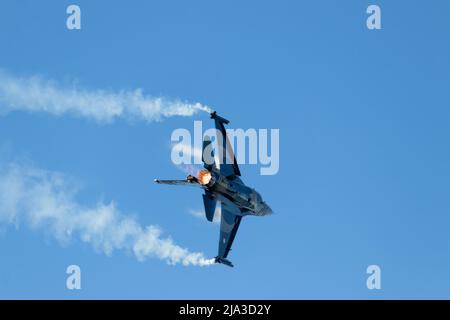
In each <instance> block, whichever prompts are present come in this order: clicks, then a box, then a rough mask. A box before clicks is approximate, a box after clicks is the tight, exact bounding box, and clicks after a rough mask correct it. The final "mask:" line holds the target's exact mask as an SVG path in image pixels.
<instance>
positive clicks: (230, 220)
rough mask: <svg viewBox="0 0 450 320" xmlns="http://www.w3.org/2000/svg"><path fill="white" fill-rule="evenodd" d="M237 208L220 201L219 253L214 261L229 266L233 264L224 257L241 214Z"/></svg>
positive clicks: (237, 226) (239, 221)
mask: <svg viewBox="0 0 450 320" xmlns="http://www.w3.org/2000/svg"><path fill="white" fill-rule="evenodd" d="M239 213H240V212H239V208H238V207H237V206H236V205H234V204H232V203H226V202H223V201H222V217H221V220H220V238H219V255H218V256H217V257H216V262H219V263H223V264H226V265H228V266H230V267H232V266H233V264H232V263H231V262H230V261H228V260H227V259H226V257H227V256H228V253H229V252H230V249H231V245H232V244H233V241H234V238H235V236H236V233H237V230H238V228H239V224H240V223H241V219H242V216H240V215H238V214H239Z"/></svg>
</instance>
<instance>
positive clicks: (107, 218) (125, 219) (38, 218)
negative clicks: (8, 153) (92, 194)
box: [0, 163, 214, 266]
mask: <svg viewBox="0 0 450 320" xmlns="http://www.w3.org/2000/svg"><path fill="white" fill-rule="evenodd" d="M76 193H77V190H76V188H74V187H73V186H72V185H71V184H70V183H68V182H67V177H65V176H63V175H62V174H59V173H54V172H49V171H45V170H42V169H37V168H33V167H30V166H23V165H19V164H14V163H13V164H9V165H6V166H2V167H0V224H14V225H16V226H17V227H18V226H19V225H21V224H25V225H26V226H28V227H30V228H31V229H43V230H45V231H48V232H49V233H50V235H52V236H53V237H55V238H56V239H57V240H58V241H59V242H61V243H63V244H66V243H68V242H70V241H71V240H73V239H74V238H79V239H81V241H83V242H86V243H89V244H91V245H92V246H93V247H94V248H95V249H96V250H99V251H102V252H104V253H105V254H107V255H110V254H112V252H113V251H114V250H119V249H122V250H127V251H131V252H132V253H133V254H134V255H135V257H136V258H137V259H138V260H140V261H143V260H145V259H146V258H148V257H157V258H159V259H161V260H164V261H166V262H167V263H169V264H178V263H181V264H182V265H185V266H188V265H196V266H207V265H211V264H213V263H214V259H206V258H205V257H204V255H203V254H202V253H195V252H190V251H188V250H187V249H184V248H182V247H180V246H178V245H176V244H174V242H173V240H172V239H171V238H170V237H168V238H163V237H162V236H161V235H162V234H161V230H160V229H159V228H158V227H156V226H152V225H150V226H147V227H145V228H144V227H142V226H141V225H140V224H139V223H138V222H137V220H136V219H135V218H133V217H131V216H129V215H124V214H123V213H121V212H120V210H119V209H118V208H117V206H116V205H115V204H114V202H111V203H109V204H105V203H102V202H100V203H98V204H97V205H96V206H92V207H85V206H82V205H81V204H79V203H78V202H77V201H76V199H75V197H76Z"/></svg>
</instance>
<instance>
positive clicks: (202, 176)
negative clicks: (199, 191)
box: [197, 169, 212, 185]
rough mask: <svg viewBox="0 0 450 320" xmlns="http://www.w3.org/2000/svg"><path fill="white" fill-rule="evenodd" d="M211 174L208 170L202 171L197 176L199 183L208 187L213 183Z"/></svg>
mask: <svg viewBox="0 0 450 320" xmlns="http://www.w3.org/2000/svg"><path fill="white" fill-rule="evenodd" d="M211 178H212V176H211V172H209V171H208V170H206V169H203V170H200V172H199V173H198V175H197V179H198V182H199V183H200V184H202V185H207V184H208V183H209V182H210V181H211Z"/></svg>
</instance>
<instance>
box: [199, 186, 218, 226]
mask: <svg viewBox="0 0 450 320" xmlns="http://www.w3.org/2000/svg"><path fill="white" fill-rule="evenodd" d="M202 196H203V204H204V205H205V215H206V219H207V220H208V221H210V222H212V221H213V219H214V212H215V211H216V205H217V200H216V199H215V198H213V196H212V195H211V194H210V193H209V192H207V193H206V194H203V195H202Z"/></svg>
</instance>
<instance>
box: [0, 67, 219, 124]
mask: <svg viewBox="0 0 450 320" xmlns="http://www.w3.org/2000/svg"><path fill="white" fill-rule="evenodd" d="M12 111H28V112H45V113H49V114H52V115H55V116H59V115H64V114H71V115H74V116H78V117H83V118H88V119H93V120H95V121H98V122H100V123H111V122H112V121H114V120H115V119H118V118H124V119H137V120H143V121H146V122H152V121H159V120H162V119H163V118H169V117H173V116H192V115H193V114H195V113H197V112H198V111H205V112H211V109H210V108H209V107H207V106H204V105H202V104H200V103H187V102H182V101H180V100H171V99H168V98H164V97H152V96H148V95H144V93H143V91H142V89H135V90H122V91H118V92H114V91H108V90H88V89H85V88H81V87H79V86H78V85H76V84H75V83H71V84H69V85H61V84H58V83H57V82H55V81H52V80H48V79H45V78H43V77H40V76H30V77H18V76H14V75H11V74H9V73H7V72H4V71H0V114H2V113H3V114H5V113H8V112H12Z"/></svg>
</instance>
